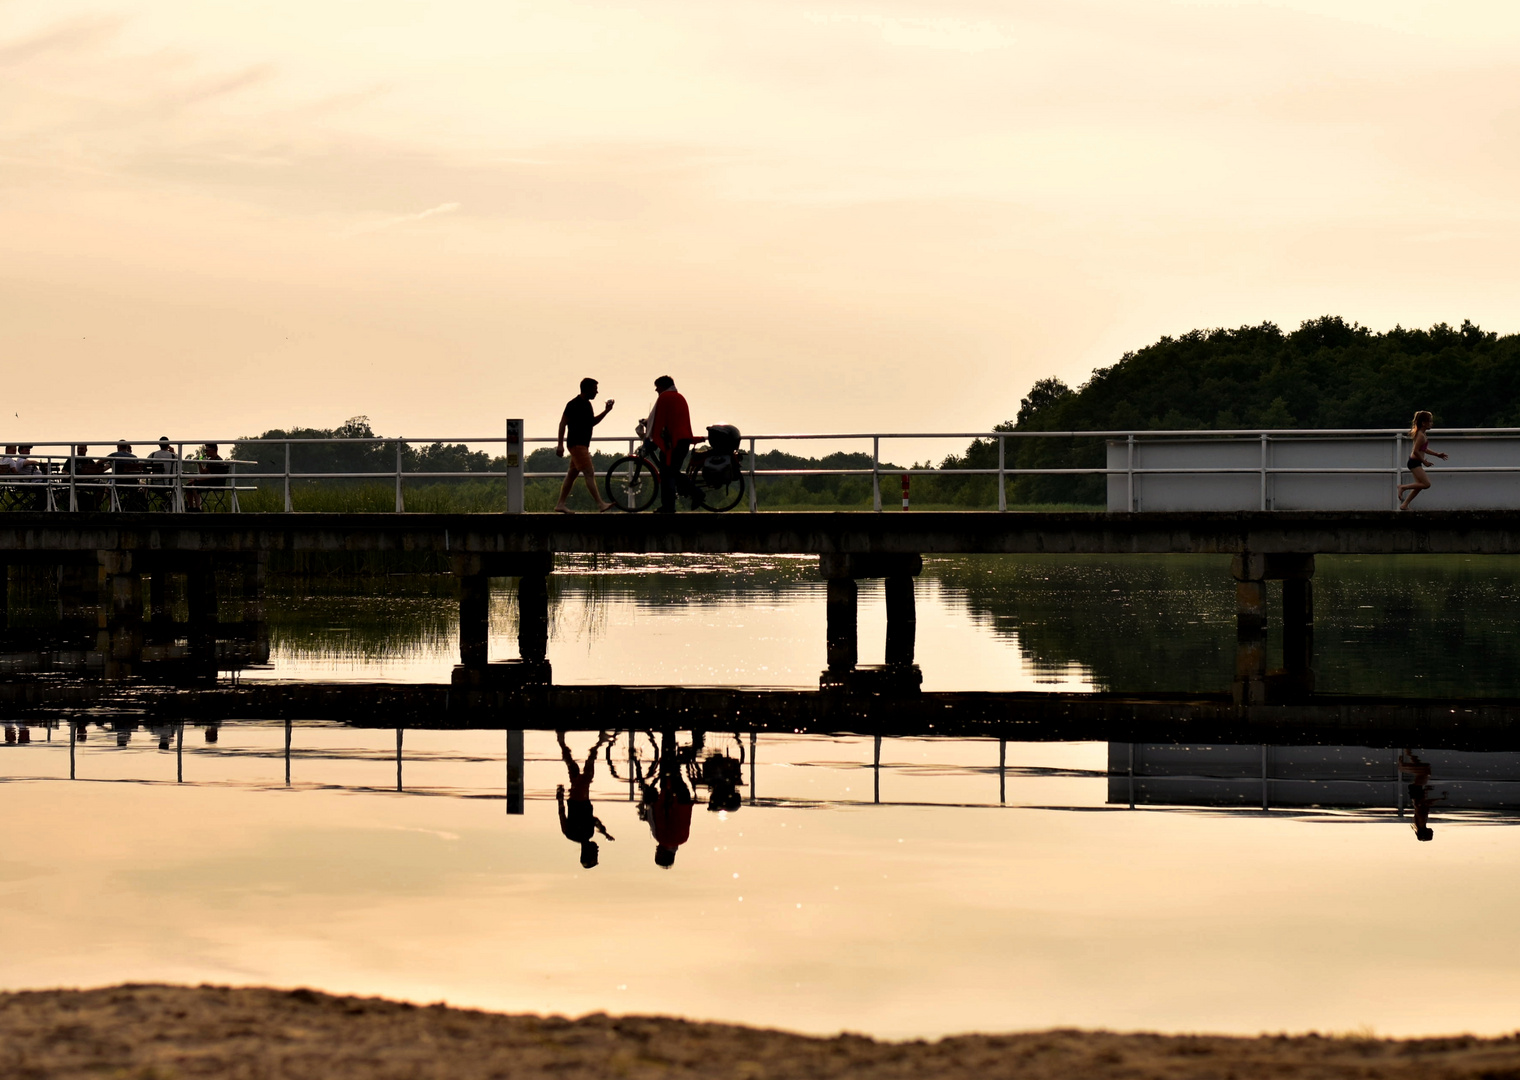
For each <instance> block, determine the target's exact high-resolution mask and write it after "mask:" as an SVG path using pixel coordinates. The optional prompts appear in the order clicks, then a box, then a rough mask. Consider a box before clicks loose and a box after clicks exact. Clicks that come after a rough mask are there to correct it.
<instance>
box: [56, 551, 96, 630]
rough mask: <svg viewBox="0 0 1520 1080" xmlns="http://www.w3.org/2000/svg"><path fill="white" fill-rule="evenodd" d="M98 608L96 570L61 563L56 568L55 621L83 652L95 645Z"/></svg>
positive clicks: (94, 567) (92, 566)
mask: <svg viewBox="0 0 1520 1080" xmlns="http://www.w3.org/2000/svg"><path fill="white" fill-rule="evenodd" d="M99 606H100V567H99V566H95V565H88V564H85V563H64V564H63V565H62V566H60V567H59V568H58V621H59V622H60V623H62V624H63V626H64V628H65V632H66V633H68V634H69V635H70V636H71V638H73V639H74V640H76V641H79V642H80V644H82V645H83V646H84V647H85V648H90V647H92V646H93V645H94V644H95V634H96V632H97V630H98V629H99V623H98V612H99Z"/></svg>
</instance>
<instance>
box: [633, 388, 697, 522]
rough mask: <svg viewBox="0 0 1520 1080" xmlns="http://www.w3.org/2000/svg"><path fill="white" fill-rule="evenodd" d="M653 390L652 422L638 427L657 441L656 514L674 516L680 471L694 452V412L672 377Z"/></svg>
mask: <svg viewBox="0 0 1520 1080" xmlns="http://www.w3.org/2000/svg"><path fill="white" fill-rule="evenodd" d="M654 389H655V392H656V393H657V394H658V395H659V396H658V397H656V398H655V399H654V409H653V410H651V411H650V413H649V419H648V420H647V421H646V422H644V423H641V424H640V425H639V436H640V438H648V439H652V440H654V444H655V446H657V447H659V448H660V508H659V509H658V510H656V511H655V513H657V514H674V513H675V512H676V488H677V486H678V483H679V482H680V477H681V469H682V467H683V466H684V465H685V464H686V455H687V454H688V453H689V452H690V451H691V444H692V434H691V410H690V409H688V408H687V407H686V399H685V398H684V397H682V396H681V393H680V391H678V390H677V389H676V381H675V380H674V379H672V378H671V377H670V376H669V375H661V376H660V377H659V378H658V379H656V380H655V381H654ZM680 486H684V484H682V485H680Z"/></svg>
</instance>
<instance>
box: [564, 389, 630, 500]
mask: <svg viewBox="0 0 1520 1080" xmlns="http://www.w3.org/2000/svg"><path fill="white" fill-rule="evenodd" d="M595 398H596V380H595V379H582V380H581V392H580V393H579V394H577V395H576V396H575V397H573V398H571V399H570V400H569V402H567V403H566V405H565V411H564V412H563V413H562V414H561V415H560V418H559V441H558V442H557V443H556V444H555V447H554V456H555V457H564V456H565V447H566V446H567V445H568V446H569V448H570V468H569V469H567V470H566V471H565V482H564V483H562V484H560V486H559V502H557V503H555V504H554V509H555V510H557V511H559V512H560V513H561V514H570V513H573V512H574V511H572V510H571V509H570V508H569V507H568V506H566V505H565V500H567V499H569V498H570V492H571V490H572V489H573V488H574V487H575V478H576V477H577V476H580V477H583V478H584V479H585V481H586V490H587V491H589V492H591V501H592V502H594V503H596V509H597V511H598V512H601V511H603V510H611V509H612V504H611V503H610V502H603V501H602V496H601V493H600V492H599V491H597V490H596V466H595V465H593V464H592V461H591V429H592V428H594V427H596V425H598V424H600V423H601V422H602V421H603V420H604V419H606V416H607V414H608V413H610V412H611V411H612V406H613V405H614V404H615V403H614V402H613V400H612V399H611V398H608V399H607V406H606V408H604V409H603V410H602V411H601V412H599V413H593V412H592V410H591V402H592V401H593V400H594V399H595Z"/></svg>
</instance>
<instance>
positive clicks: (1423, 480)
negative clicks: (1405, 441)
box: [1399, 409, 1446, 510]
mask: <svg viewBox="0 0 1520 1080" xmlns="http://www.w3.org/2000/svg"><path fill="white" fill-rule="evenodd" d="M1430 422H1431V416H1430V413H1428V412H1426V411H1425V410H1424V409H1421V410H1420V411H1419V412H1417V413H1415V414H1414V424H1413V426H1411V427H1410V429H1409V438H1410V439H1411V440H1413V442H1414V446H1413V447H1411V448H1410V451H1409V461H1408V462H1407V467H1408V469H1409V472H1410V474H1411V475H1412V476H1413V477H1414V483H1412V484H1400V485H1399V494H1400V495H1404V492H1406V491H1407V492H1409V494H1408V495H1404V501H1403V502H1401V503H1399V509H1400V510H1408V509H1409V504H1410V503H1412V502H1414V497H1415V496H1416V495H1418V494H1419V493H1420V492H1422V491H1424V490H1425V489H1426V488H1428V487H1429V486H1430V477H1428V476H1426V475H1425V466H1427V465H1429V464H1430V462H1428V461H1426V460H1425V455H1426V454H1430V455H1431V456H1432V457H1438V458H1440V459H1441V460H1442V461H1445V460H1446V455H1445V454H1443V453H1441V452H1440V451H1439V450H1432V449H1431V448H1430V435H1429V432H1430Z"/></svg>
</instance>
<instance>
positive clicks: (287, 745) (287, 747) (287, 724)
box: [285, 716, 290, 787]
mask: <svg viewBox="0 0 1520 1080" xmlns="http://www.w3.org/2000/svg"><path fill="white" fill-rule="evenodd" d="M285 786H286V787H289V786H290V717H288V716H287V717H286V718H285Z"/></svg>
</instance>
